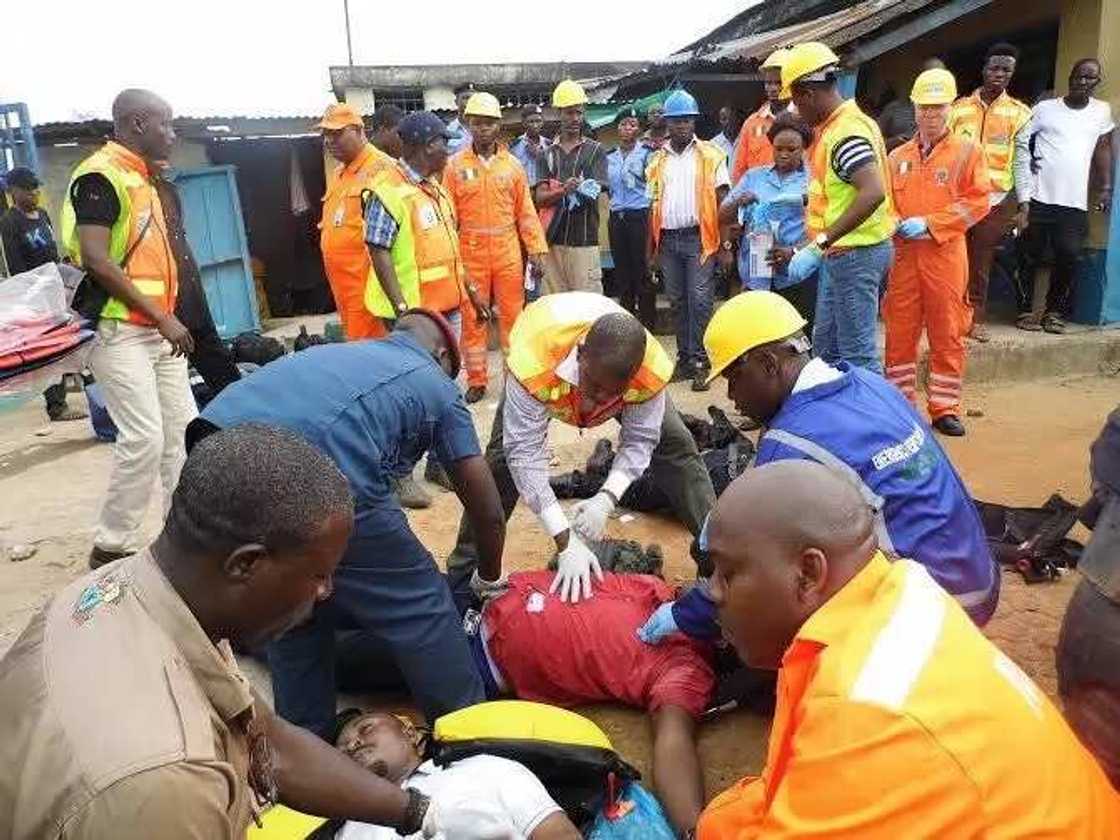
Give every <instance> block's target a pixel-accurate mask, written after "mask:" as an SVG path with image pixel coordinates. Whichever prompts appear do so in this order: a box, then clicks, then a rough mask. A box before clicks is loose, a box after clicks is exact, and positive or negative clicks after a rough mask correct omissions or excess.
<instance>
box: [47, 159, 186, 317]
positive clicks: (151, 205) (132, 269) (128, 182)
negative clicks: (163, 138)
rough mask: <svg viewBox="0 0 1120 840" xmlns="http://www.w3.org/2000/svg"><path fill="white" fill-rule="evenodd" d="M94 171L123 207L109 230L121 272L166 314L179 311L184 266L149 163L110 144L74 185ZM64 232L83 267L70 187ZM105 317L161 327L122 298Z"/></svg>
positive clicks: (72, 253) (112, 300) (80, 168)
mask: <svg viewBox="0 0 1120 840" xmlns="http://www.w3.org/2000/svg"><path fill="white" fill-rule="evenodd" d="M93 172H96V173H99V174H101V175H103V176H105V178H106V180H108V181H109V183H110V184H111V185H112V187H113V190H114V192H115V193H116V196H117V202H118V204H119V206H120V211H119V213H118V215H117V219H116V221H115V222H113V225H112V227H111V228H110V229H109V256H110V257H111V258H112V259H113V260H114V261H115V262H116V263H117V264H118V265H121V263H124V265H121V269H122V270H123V271H124V273H125V274H126V275H128V279H129V280H131V281H132V285H134V286H135V287H136V290H137V291H138V292H139V293H140V294H142V295H143V296H144V297H146V298H148V299H149V300H151V301H152V302H153V303H154V304H155V305H156V307H157V308H158V309H159V311H160V312H163V313H166V314H170V313H172V312H174V311H175V303H176V301H177V300H178V295H179V265H178V263H177V262H176V260H175V253H174V252H173V251H172V250H171V243H170V241H169V240H168V238H167V221H166V217H165V216H164V213H163V204H162V203H161V201H160V198H159V193H158V192H157V191H156V188H155V185H154V184H153V183H152V181H151V179H150V176H149V173H148V165H147V164H146V163H145V162H144V159H143V158H141V157H140V156H139V155H138V154H136V153H135V152H133V151H132V150H130V149H128V148H126V147H125V146H122V145H121V144H120V143H116V142H113V141H110V142H108V143H106V144H105V145H104V146H102V147H101V148H100V149H98V150H97V151H96V152H94V153H93V154H92V155H90V156H89V157H88V158H86V159H85V160H84V161H82V162H81V163H80V164H78V167H77V168H76V169H75V170H74V173H73V174H72V175H71V176H70V187H73V185H74V182H75V181H77V180H78V179H79V178H81V177H82V176H83V175H88V174H90V173H93ZM61 229H62V243H63V248H64V249H65V250H66V253H67V254H69V256H70V258H71V259H72V260H73V261H74V264H75V265H81V264H82V255H81V247H80V246H79V244H78V221H77V217H76V215H75V213H74V205H73V204H72V203H71V200H70V188H67V190H66V198H65V199H64V201H63V203H62V224H61ZM141 234H143V236H141ZM134 246H135V247H134ZM126 255H127V256H128V260H127V262H125V256H126ZM101 317H102V318H107V319H110V320H116V321H128V322H130V323H133V324H139V325H141V326H145V327H152V326H155V322H153V321H152V320H151V319H150V318H148V317H147V316H146V315H144V314H143V313H142V312H140V311H139V310H136V309H132V308H130V307H129V306H128V305H127V304H126V303H125V302H124V301H123V300H118V299H117V298H110V299H109V300H108V302H107V303H106V304H105V306H104V307H103V308H102V310H101Z"/></svg>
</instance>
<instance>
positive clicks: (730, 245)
mask: <svg viewBox="0 0 1120 840" xmlns="http://www.w3.org/2000/svg"><path fill="white" fill-rule="evenodd" d="M721 247H722V248H723V250H725V251H730V250H731V249H732V248H734V247H735V245H734V244H733V243H732V242H731V240H730V239H725V240H723V242H722V243H721Z"/></svg>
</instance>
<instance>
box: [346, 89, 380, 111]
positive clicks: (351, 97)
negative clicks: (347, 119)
mask: <svg viewBox="0 0 1120 840" xmlns="http://www.w3.org/2000/svg"><path fill="white" fill-rule="evenodd" d="M345 99H346V104H347V105H353V106H354V107H355V108H357V109H358V113H359V114H364V115H365V116H369V115H370V114H372V113H373V109H374V105H375V104H376V102H375V100H374V95H373V91H372V90H370V89H369V88H346V93H345Z"/></svg>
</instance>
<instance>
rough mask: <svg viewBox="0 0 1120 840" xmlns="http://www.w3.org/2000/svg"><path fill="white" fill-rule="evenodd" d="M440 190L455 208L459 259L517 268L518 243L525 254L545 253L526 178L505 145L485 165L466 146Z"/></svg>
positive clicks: (445, 172) (454, 159)
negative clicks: (494, 261) (467, 257)
mask: <svg viewBox="0 0 1120 840" xmlns="http://www.w3.org/2000/svg"><path fill="white" fill-rule="evenodd" d="M443 186H444V189H446V190H447V192H448V194H449V195H450V196H451V200H452V201H453V202H454V203H455V210H456V212H457V215H458V217H459V244H460V247H461V249H462V251H463V253H464V255H473V256H475V257H478V256H485V255H490V256H491V257H495V258H497V260H498V261H499V262H509V261H512V262H517V263H519V262H520V261H521V243H522V242H523V243H524V244H525V251H526V253H529V254H547V253H548V242H547V241H546V240H545V237H544V228H542V227H541V220H540V217H539V216H537V210H536V208H535V207H534V206H533V197H532V195H531V194H530V193H529V179H528V178H527V177H526V175H525V170H524V169H523V168H522V167H521V164H520V163H519V162H518V160H517V158H515V157H514V156H513V155H511V154H510V153H509V152H508V151H507V150H506V148H505V147H504V146H499V147H498V150H497V152H496V153H495V154H494V155H493V156H492V157H491V158H490V159H489V160H488V161H485V162H484V161H483V160H482V159H481V158H479V156H478V155H476V154H475V151H474V148H473V147H471V146H467V147H466V148H464V149H462V150H461V151H459V152H456V153H455V154H454V155H452V156H451V158H450V160H448V162H447V166H446V167H445V168H444V170H443Z"/></svg>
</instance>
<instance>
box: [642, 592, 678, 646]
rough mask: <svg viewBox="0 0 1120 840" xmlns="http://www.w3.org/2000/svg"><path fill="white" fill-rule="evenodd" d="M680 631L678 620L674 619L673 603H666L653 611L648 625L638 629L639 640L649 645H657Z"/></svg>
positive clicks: (647, 621)
mask: <svg viewBox="0 0 1120 840" xmlns="http://www.w3.org/2000/svg"><path fill="white" fill-rule="evenodd" d="M678 630H679V628H678V627H677V620H676V619H675V618H673V602H672V601H666V602H665V603H664V604H662V605H661V606H660V607H658V608H657V609H656V610H654V611H653V615H651V616H650V617H649V618H648V619H646V623H645V624H643V625H642V626H641V627H639V628H638V638H639V639H641V640H642V641H643V642H645V643H646V644H647V645H657V644H660V643H661V640H662V639H664V638H665V637H666V636H668V635H669V634H671V633H676V632H677V631H678Z"/></svg>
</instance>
